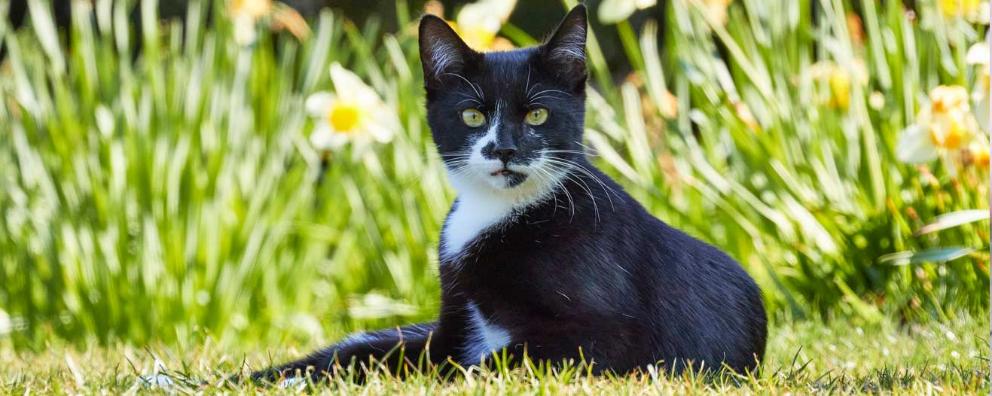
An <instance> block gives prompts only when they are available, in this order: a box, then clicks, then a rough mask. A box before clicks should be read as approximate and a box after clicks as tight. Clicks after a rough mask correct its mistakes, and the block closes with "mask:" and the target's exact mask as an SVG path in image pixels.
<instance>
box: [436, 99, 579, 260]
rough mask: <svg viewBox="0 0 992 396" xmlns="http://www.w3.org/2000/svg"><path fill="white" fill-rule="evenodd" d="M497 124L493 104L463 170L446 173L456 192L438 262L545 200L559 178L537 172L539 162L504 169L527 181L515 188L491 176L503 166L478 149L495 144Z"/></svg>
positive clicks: (444, 231)
mask: <svg viewBox="0 0 992 396" xmlns="http://www.w3.org/2000/svg"><path fill="white" fill-rule="evenodd" d="M499 123H500V106H499V105H498V104H497V106H496V114H495V117H494V118H493V122H492V124H491V125H490V126H489V129H487V130H486V133H485V134H484V135H482V136H481V137H479V138H478V139H477V140H476V141H475V142H474V143H473V144H472V147H471V149H470V150H471V151H470V155H469V158H468V159H467V160H466V164H465V165H463V167H464V169H459V170H458V171H455V172H451V171H450V169H449V172H448V177H449V180H450V181H451V185H452V186H454V187H455V190H457V191H458V202H457V204H456V206H455V209H454V211H452V212H451V214H450V215H449V216H448V220H447V221H446V222H445V224H444V229H443V230H442V231H441V256H442V258H447V259H452V258H455V257H457V256H458V255H459V254H460V253H461V252H462V251H463V249H464V248H465V247H466V246H467V245H468V244H469V242H471V241H472V240H474V239H475V238H476V237H478V236H479V235H480V234H481V233H482V232H483V231H485V230H487V229H489V228H490V227H493V226H495V225H498V224H500V223H502V222H504V221H506V220H509V219H511V218H512V217H513V214H514V212H515V211H519V210H521V209H523V208H526V207H527V206H530V205H532V204H535V203H537V202H540V201H541V200H542V199H544V198H546V197H548V196H549V195H550V193H551V191H552V187H554V185H555V184H556V183H557V181H558V180H559V179H561V178H562V177H563V175H552V174H551V173H549V172H547V171H542V170H540V169H543V167H544V166H545V160H544V159H543V158H538V159H536V160H534V161H532V162H531V163H530V164H528V165H525V166H523V165H515V164H511V165H509V166H508V168H509V169H510V170H512V171H515V172H521V173H524V174H527V179H526V180H524V181H523V182H522V183H520V184H518V185H516V186H513V187H508V181H507V179H506V177H504V176H493V175H492V173H493V172H496V171H498V170H500V169H502V168H503V162H502V161H500V160H498V159H487V158H485V157H484V156H483V155H482V148H483V147H486V145H488V144H490V143H493V142H495V141H496V132H497V131H498V130H499Z"/></svg>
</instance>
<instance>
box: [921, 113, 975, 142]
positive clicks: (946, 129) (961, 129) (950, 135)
mask: <svg viewBox="0 0 992 396" xmlns="http://www.w3.org/2000/svg"><path fill="white" fill-rule="evenodd" d="M967 136H968V130H967V129H966V128H965V126H964V122H963V121H962V120H961V119H960V117H956V116H949V117H947V119H946V120H945V122H943V123H936V124H934V125H931V126H930V141H931V142H932V143H933V145H934V146H937V147H940V148H944V149H951V150H953V149H957V148H959V147H961V145H962V144H963V143H964V142H965V140H966V137H967Z"/></svg>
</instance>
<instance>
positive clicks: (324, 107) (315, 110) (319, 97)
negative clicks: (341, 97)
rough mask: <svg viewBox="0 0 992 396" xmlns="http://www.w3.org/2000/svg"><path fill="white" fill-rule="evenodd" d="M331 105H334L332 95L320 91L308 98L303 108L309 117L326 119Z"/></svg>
mask: <svg viewBox="0 0 992 396" xmlns="http://www.w3.org/2000/svg"><path fill="white" fill-rule="evenodd" d="M332 104H334V94H333V93H330V92H325V91H321V92H316V93H314V94H313V95H310V96H308V97H307V101H306V104H305V106H306V108H307V113H309V114H310V115H311V116H314V117H326V116H327V112H328V111H330V108H331V105H332Z"/></svg>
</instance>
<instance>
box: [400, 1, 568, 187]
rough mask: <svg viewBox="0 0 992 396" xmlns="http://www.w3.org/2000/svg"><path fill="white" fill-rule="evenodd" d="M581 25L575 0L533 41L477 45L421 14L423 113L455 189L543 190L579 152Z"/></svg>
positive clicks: (563, 171)
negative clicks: (486, 48)
mask: <svg viewBox="0 0 992 396" xmlns="http://www.w3.org/2000/svg"><path fill="white" fill-rule="evenodd" d="M586 29H587V25H586V10H585V7H584V6H581V5H580V6H577V7H575V8H574V9H572V10H571V11H570V12H569V13H568V15H566V16H565V18H564V19H563V20H562V22H561V23H560V24H559V25H558V28H557V29H556V30H555V32H554V33H553V34H552V35H551V36H549V37H550V38H548V39H547V41H545V42H544V43H543V44H541V45H539V46H535V47H529V48H523V49H517V50H513V51H505V52H489V53H480V52H476V51H474V50H472V49H471V48H469V47H468V45H466V44H465V42H464V41H462V40H461V38H459V37H458V34H457V33H455V31H453V30H452V29H451V27H450V26H448V24H447V23H446V22H445V21H444V20H442V19H440V18H438V17H435V16H432V15H427V16H424V17H423V19H421V21H420V60H421V64H422V65H423V68H424V86H425V88H426V90H427V121H428V124H430V127H431V131H432V134H433V137H434V142H435V143H436V144H437V149H438V152H439V153H440V154H441V157H442V159H443V160H444V162H445V164H446V166H447V169H448V172H449V176H450V179H451V182H452V184H454V186H455V188H456V189H458V190H459V192H465V190H473V191H481V192H483V193H491V194H512V195H521V194H524V195H526V194H530V193H533V192H539V191H545V190H547V189H548V188H551V186H553V185H554V184H555V183H558V180H560V179H561V178H562V177H563V175H564V174H565V172H566V171H567V169H568V168H569V167H570V166H572V165H573V164H574V163H575V161H576V160H577V159H580V158H582V129H583V118H584V113H585V107H584V106H585V81H586V61H585V59H586V56H585V44H586Z"/></svg>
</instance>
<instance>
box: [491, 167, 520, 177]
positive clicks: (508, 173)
mask: <svg viewBox="0 0 992 396" xmlns="http://www.w3.org/2000/svg"><path fill="white" fill-rule="evenodd" d="M513 175H523V174H522V173H520V172H514V171H512V170H509V169H507V168H503V169H497V170H496V171H493V172H492V173H490V174H489V176H513Z"/></svg>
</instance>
